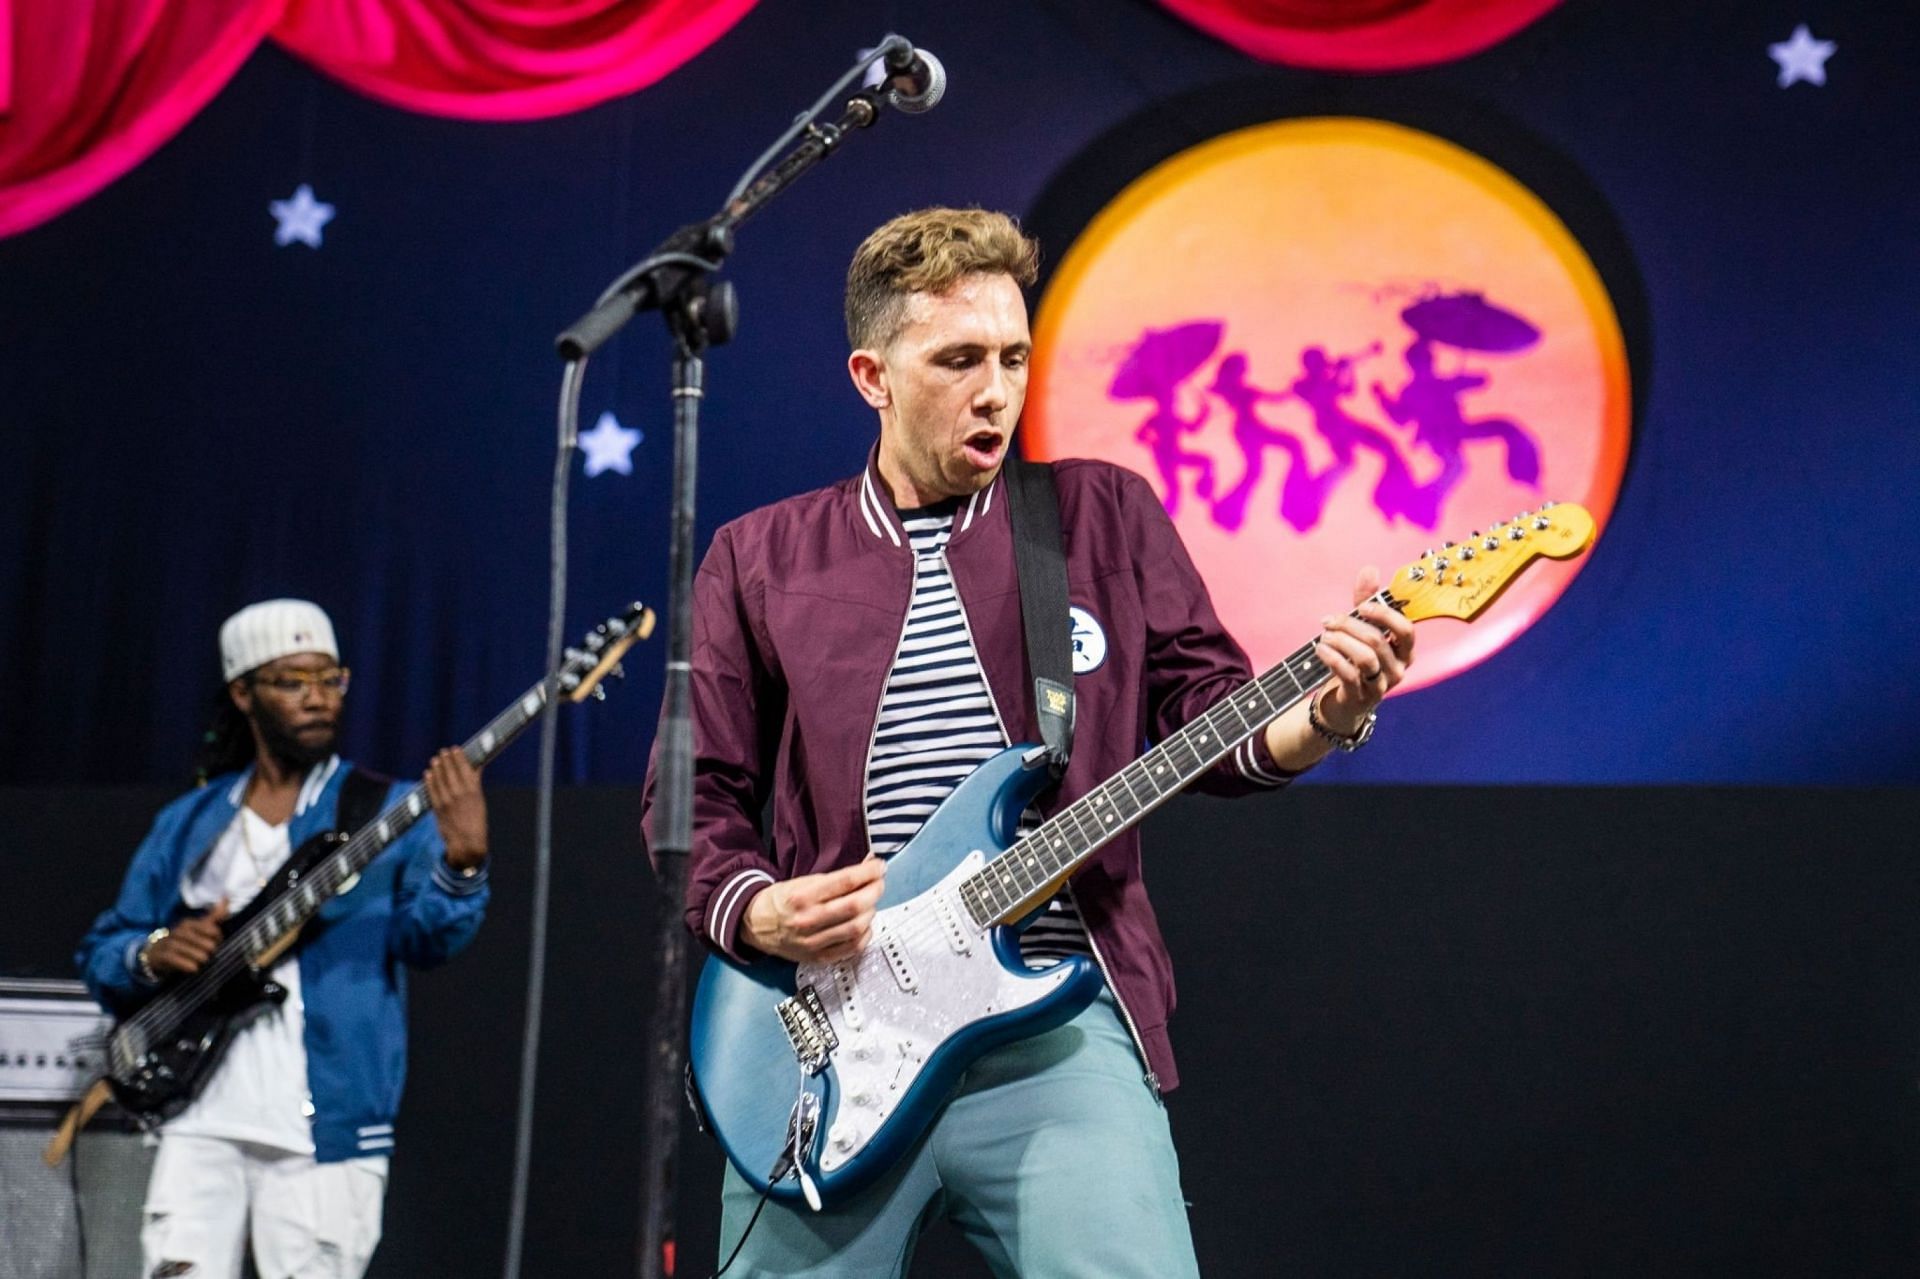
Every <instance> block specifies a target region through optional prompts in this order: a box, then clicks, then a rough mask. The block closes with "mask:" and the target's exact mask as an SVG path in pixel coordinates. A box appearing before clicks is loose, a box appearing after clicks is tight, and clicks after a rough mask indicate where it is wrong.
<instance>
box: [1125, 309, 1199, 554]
mask: <svg viewBox="0 0 1920 1279" xmlns="http://www.w3.org/2000/svg"><path fill="white" fill-rule="evenodd" d="M1221 328H1222V326H1221V324H1220V322H1219V321H1217V320H1199V321H1195V322H1194V323H1191V324H1181V325H1177V326H1175V327H1174V328H1170V329H1148V330H1147V331H1146V332H1145V333H1143V334H1141V335H1140V340H1139V341H1138V342H1136V343H1135V344H1134V347H1133V349H1132V350H1131V351H1130V352H1128V353H1127V358H1126V362H1125V363H1123V364H1122V365H1121V366H1120V369H1119V371H1118V372H1116V373H1115V374H1114V375H1113V381H1112V382H1111V383H1110V384H1109V385H1108V386H1107V398H1108V399H1110V400H1150V401H1152V403H1153V413H1152V414H1151V415H1150V416H1149V417H1148V418H1147V420H1146V421H1145V422H1143V423H1141V424H1140V429H1139V430H1138V431H1136V432H1135V433H1134V438H1135V439H1138V440H1139V441H1140V442H1141V443H1142V444H1145V445H1146V446H1147V448H1148V449H1149V450H1150V451H1151V452H1152V453H1153V461H1154V465H1155V466H1157V467H1159V469H1160V479H1161V482H1162V483H1164V484H1165V485H1166V490H1167V491H1166V496H1165V497H1163V498H1162V499H1161V503H1162V505H1164V506H1165V507H1166V508H1167V514H1168V515H1169V516H1172V515H1175V514H1178V512H1179V509H1180V474H1181V472H1182V471H1187V470H1194V471H1198V472H1199V474H1198V475H1197V476H1195V477H1194V481H1193V491H1194V494H1195V495H1196V496H1198V497H1200V498H1202V499H1206V498H1211V497H1212V496H1213V459H1212V458H1210V457H1208V456H1207V455H1206V454H1205V453H1195V452H1189V451H1188V450H1187V449H1185V448H1183V447H1182V446H1181V438H1180V437H1181V436H1183V435H1188V434H1191V433H1192V432H1195V431H1198V430H1199V429H1200V427H1201V425H1202V424H1204V423H1205V422H1206V420H1207V415H1208V413H1209V412H1210V411H1211V410H1210V409H1209V407H1208V406H1207V405H1206V404H1205V403H1204V402H1203V403H1202V404H1201V405H1200V412H1199V413H1198V415H1196V416H1195V417H1193V418H1191V419H1188V418H1183V417H1181V416H1180V414H1179V411H1178V408H1177V404H1176V399H1177V397H1178V395H1179V391H1180V383H1181V382H1183V381H1185V380H1186V379H1187V378H1188V377H1190V376H1192V374H1193V373H1194V371H1195V370H1197V369H1198V368H1199V367H1200V366H1201V365H1203V364H1205V363H1206V362H1207V361H1208V359H1210V358H1211V357H1212V356H1213V351H1214V348H1215V347H1217V346H1219V345H1220V331H1221Z"/></svg>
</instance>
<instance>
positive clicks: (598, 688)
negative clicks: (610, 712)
mask: <svg viewBox="0 0 1920 1279" xmlns="http://www.w3.org/2000/svg"><path fill="white" fill-rule="evenodd" d="M593 700H594V701H596V702H604V701H606V700H607V690H606V688H605V687H604V686H602V685H599V684H595V685H594V686H593Z"/></svg>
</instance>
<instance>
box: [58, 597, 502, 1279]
mask: <svg viewBox="0 0 1920 1279" xmlns="http://www.w3.org/2000/svg"><path fill="white" fill-rule="evenodd" d="M220 660H221V664H222V667H223V668H224V674H225V678H226V680H227V684H226V688H225V699H224V700H223V703H222V714H221V715H220V716H219V717H218V718H217V719H216V724H215V728H214V731H212V732H210V733H209V734H208V738H207V741H206V743H205V744H206V746H207V747H208V749H209V750H210V751H211V752H212V753H213V754H214V755H215V756H222V755H224V756H225V758H216V759H215V760H213V761H211V762H212V765H213V766H212V767H211V768H210V769H208V770H207V771H208V772H211V773H214V774H217V775H215V776H211V777H209V778H208V779H207V780H206V781H205V782H204V783H203V784H202V785H201V786H200V787H199V788H198V789H197V790H194V791H191V792H189V793H188V794H186V795H183V796H182V797H180V798H179V799H177V800H175V801H174V802H173V803H171V804H169V805H167V807H166V808H164V809H162V810H161V812H160V815H159V817H158V818H157V819H156V820H155V821H154V824H153V829H152V830H151V831H150V832H149V833H148V835H147V837H146V839H145V840H144V841H143V842H142V843H141V845H140V847H139V848H138V849H136V850H135V851H134V854H133V862H132V865H131V866H130V867H129V868H128V871H127V876H126V880H125V882H124V883H123V884H122V885H121V888H120V896H119V899H118V900H117V901H116V902H115V903H114V905H113V907H112V909H110V910H108V911H106V912H105V913H103V914H102V915H101V916H100V917H99V918H98V919H96V920H95V921H94V923H93V927H92V929H91V930H90V931H89V932H88V933H87V936H86V938H85V939H84V940H82V942H81V943H80V949H79V952H78V954H77V955H76V960H77V962H78V963H79V966H80V970H81V974H82V976H84V977H85V978H86V981H87V985H88V987H89V988H90V989H91V990H92V991H93V993H94V995H95V997H96V998H98V999H99V1000H100V1002H101V1003H102V1004H103V1005H105V1006H106V1007H107V1008H109V1009H110V1010H112V1011H113V1012H115V1013H116V1014H119V1015H122V1016H124V1015H126V1014H129V1013H131V1012H133V1011H134V1010H136V1009H137V1008H138V1007H139V1006H140V1005H141V1004H142V1003H143V1002H145V1000H146V999H147V998H148V997H149V996H151V995H152V994H153V993H154V992H155V991H156V990H157V989H159V988H160V987H162V986H164V985H166V984H167V983H169V982H171V981H173V980H175V979H178V978H181V977H184V976H186V975H188V974H191V973H195V972H198V971H200V969H201V967H202V966H203V965H205V964H206V963H207V962H208V960H209V959H210V958H211V957H212V955H213V954H214V950H215V948H216V947H217V946H218V945H219V944H220V942H221V938H222V931H223V924H224V922H225V921H226V919H227V918H228V917H229V916H230V915H234V914H238V913H239V912H240V911H241V910H242V909H244V908H245V907H246V905H247V903H248V902H249V901H250V900H252V898H253V897H254V896H255V895H256V894H257V893H259V891H260V890H261V889H262V888H264V887H265V886H266V884H267V883H268V881H269V880H270V879H271V877H272V876H273V874H274V872H275V871H276V870H278V869H279V867H280V866H281V864H282V863H283V862H285V861H286V860H287V858H288V857H289V856H290V855H291V853H292V851H293V850H294V849H297V848H299V847H300V846H301V844H302V843H304V842H305V841H306V840H307V839H308V838H309V837H310V836H313V835H315V834H317V833H319V832H323V831H326V830H329V829H333V828H335V826H336V823H337V822H338V821H339V820H340V819H341V817H342V813H341V809H342V807H343V800H342V796H343V794H347V795H350V796H358V797H359V798H358V799H349V800H348V801H347V803H346V805H344V806H345V807H349V808H352V807H355V806H356V805H357V807H358V808H359V809H360V810H362V811H359V812H358V813H349V814H348V815H347V816H348V820H349V821H353V822H356V823H364V822H365V821H367V820H369V819H371V818H372V817H373V816H375V815H376V814H377V813H378V811H379V809H380V808H383V807H384V806H385V805H386V803H387V802H388V799H389V797H390V796H391V795H395V794H398V793H399V792H400V791H401V790H403V789H404V787H402V786H400V785H396V784H391V783H388V782H386V781H385V780H384V779H372V780H365V781H363V780H359V778H371V775H366V774H359V775H356V774H355V770H354V768H353V766H352V765H351V764H348V763H346V762H345V761H343V760H341V758H340V757H339V756H338V755H337V754H335V745H336V742H337V740H338V737H339V729H340V713H341V707H342V704H343V700H344V698H345V696H346V692H347V680H348V672H347V670H346V669H345V668H344V667H342V666H341V665H340V656H339V649H338V647H337V645H336V644H335V642H334V633H333V624H332V623H331V622H330V621H329V620H328V618H327V615H326V614H325V613H324V612H322V611H321V610H320V609H319V608H318V607H317V606H316V605H313V604H310V603H308V602H306V601H304V600H286V599H280V600H268V601H265V602H264V603H259V604H254V605H250V606H249V607H247V608H244V609H241V610H240V611H239V612H238V613H236V614H234V615H233V616H232V617H230V618H228V619H227V621H226V623H225V625H223V626H222V627H221V628H220ZM203 762H204V761H203ZM349 777H355V778H356V780H355V781H353V782H351V783H350V782H349V780H348V779H349ZM426 787H427V792H428V794H429V796H430V797H431V799H432V801H433V810H434V814H433V815H434V820H433V821H423V822H420V823H418V824H416V825H415V826H414V827H413V828H412V829H411V830H409V831H408V832H407V833H406V834H405V835H403V836H402V837H400V838H399V839H397V840H395V841H394V843H393V844H392V845H391V846H390V847H388V848H387V849H385V850H384V851H383V852H382V853H381V855H380V856H379V857H378V858H376V859H375V860H374V862H373V863H372V864H371V865H369V866H368V867H367V868H366V870H365V871H364V872H363V873H362V875H361V880H360V883H358V884H357V885H355V886H354V887H353V888H352V889H351V890H350V891H348V892H347V893H345V894H343V895H342V896H340V897H338V898H336V899H335V900H334V901H332V902H330V903H328V905H327V906H325V907H323V908H322V909H321V911H320V912H319V914H318V915H317V916H316V917H315V919H314V920H313V922H312V923H310V924H309V925H308V927H307V928H306V930H305V931H304V932H303V934H302V937H301V941H300V944H299V945H298V946H297V947H296V948H294V949H293V950H291V951H289V952H288V953H287V954H286V955H285V956H284V957H283V958H282V959H280V960H279V962H278V963H276V964H275V965H274V967H273V970H272V977H273V979H274V981H275V982H277V983H278V984H279V985H281V986H283V987H284V988H285V989H286V992H287V995H286V998H285V1000H284V1001H283V1002H281V1003H280V1004H279V1005H278V1006H273V1005H267V1006H266V1011H264V1012H262V1013H260V1014H259V1015H257V1016H255V1017H254V1018H253V1019H252V1020H251V1021H249V1022H248V1023H247V1024H246V1025H245V1027H244V1028H243V1029H241V1030H240V1031H239V1033H238V1034H237V1036H236V1037H235V1038H234V1040H233V1042H232V1044H231V1045H230V1047H229V1048H228V1050H227V1052H226V1053H225V1054H224V1055H223V1056H222V1057H221V1058H220V1060H219V1062H218V1064H217V1065H216V1066H214V1068H213V1071H212V1074H211V1076H210V1077H209V1078H208V1080H207V1082H206V1084H205V1086H204V1087H203V1089H202V1090H201V1091H200V1093H199V1095H198V1096H197V1097H196V1098H195V1099H194V1100H193V1101H192V1103H191V1104H190V1105H188V1106H187V1108H186V1109H185V1110H184V1111H182V1112H181V1113H179V1114H178V1115H176V1116H174V1117H173V1118H171V1119H169V1120H167V1121H166V1122H165V1124H164V1125H162V1127H161V1129H160V1145H159V1150H158V1152H157V1154H156V1156H155V1159H154V1164H153V1175H152V1178H151V1180H150V1182H149V1183H148V1187H147V1199H146V1208H145V1217H144V1224H143V1227H142V1231H141V1250H142V1252H143V1254H144V1259H145V1260H144V1265H143V1268H142V1271H141V1273H142V1274H144V1275H152V1276H181V1275H192V1276H198V1277H203V1279H231V1277H237V1276H238V1275H239V1274H240V1273H241V1269H240V1268H241V1259H242V1252H243V1249H244V1248H245V1247H246V1246H247V1242H248V1238H249V1236H251V1239H252V1248H253V1258H254V1264H255V1267H256V1268H257V1269H258V1271H259V1272H260V1273H261V1274H263V1275H275V1276H278V1275H307V1274H322V1273H324V1274H327V1275H342V1276H357V1275H359V1274H361V1273H362V1272H363V1271H364V1270H365V1269H366V1266H367V1262H368V1260H369V1259H370V1258H371V1257H372V1255H373V1250H374V1247H375V1245H376V1244H377V1243H378V1242H379V1239H380V1218H381V1205H382V1201H383V1198H384V1196H385V1189H386V1178H387V1159H388V1155H389V1153H390V1152H391V1151H392V1149H393V1146H394V1117H395V1114H396V1112H397V1110H398V1108H399V1104H400V1090H401V1082H402V1078H403V1076H404V1074H405V1070H406V1053H407V1041H406V971H405V970H406V966H413V967H418V968H425V967H430V966H432V965H435V964H439V963H441V962H443V961H445V960H446V959H448V958H450V957H451V956H453V955H454V954H456V953H458V952H459V951H460V949H461V948H462V947H464V946H465V945H466V944H467V943H468V942H469V941H471V940H472V939H473V935H474V933H475V932H476V931H477V930H478V929H479V927H480V920H481V916H482V915H483V913H484V912H485V910H486V904H487V895H488V890H487V810H486V803H485V801H484V799H483V798H482V796H481V792H480V778H479V775H478V773H477V772H476V771H475V770H474V768H473V766H472V765H471V764H470V763H469V762H468V761H467V758H466V756H465V755H464V754H463V753H461V752H460V751H459V750H457V749H448V750H444V751H441V752H440V753H439V754H438V755H436V756H435V757H434V759H433V762H432V764H431V765H430V766H429V767H428V769H427V775H426Z"/></svg>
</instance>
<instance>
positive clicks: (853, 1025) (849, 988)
mask: <svg viewBox="0 0 1920 1279" xmlns="http://www.w3.org/2000/svg"><path fill="white" fill-rule="evenodd" d="M830 971H831V972H832V973H833V986H834V989H835V990H837V991H839V992H840V1020H841V1021H842V1022H845V1023H846V1027H847V1029H848V1030H860V1029H862V1028H864V1027H865V1026H866V1024H867V1015H866V1011H865V1010H864V1009H863V1008H862V1007H861V1005H860V979H859V976H858V974H857V973H856V972H855V965H854V961H852V960H849V959H843V960H841V961H840V962H839V963H837V964H835V965H834V966H833V968H832V969H831V970H830Z"/></svg>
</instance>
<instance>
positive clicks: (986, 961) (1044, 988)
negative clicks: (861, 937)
mask: <svg viewBox="0 0 1920 1279" xmlns="http://www.w3.org/2000/svg"><path fill="white" fill-rule="evenodd" d="M985 864H986V856H985V854H983V853H981V852H979V851H977V850H976V851H975V852H972V853H970V854H968V855H967V857H966V858H965V859H964V860H962V861H961V862H960V863H959V864H958V865H957V866H955V867H954V868H953V869H952V870H951V871H949V872H948V873H947V876H946V878H945V879H943V880H941V881H940V882H939V883H938V884H936V885H935V886H934V887H932V888H930V889H928V890H927V891H925V892H923V893H921V894H920V895H919V896H917V897H914V898H912V899H910V900H908V901H904V902H901V903H900V904H899V905H897V906H890V907H888V908H886V909H885V910H882V911H880V912H878V913H877V914H876V915H875V916H874V921H873V935H872V938H871V939H870V940H869V941H868V943H867V946H866V949H864V950H863V951H861V952H860V954H859V955H857V956H855V957H854V958H852V959H846V960H842V961H840V962H839V963H835V964H801V965H800V966H799V968H798V970H797V971H796V974H795V979H796V983H797V985H799V986H802V987H805V986H812V987H813V988H814V990H815V992H816V993H817V994H818V995H819V997H820V1001H821V1003H822V1004H823V1005H825V1007H826V1010H827V1020H828V1021H829V1022H830V1023H831V1024H832V1026H833V1031H834V1034H835V1035H836V1036H838V1038H839V1041H840V1042H839V1045H838V1046H837V1047H836V1048H834V1049H833V1050H832V1052H831V1053H830V1054H829V1060H830V1061H831V1062H832V1065H833V1073H834V1077H835V1079H836V1080H837V1082H838V1084H839V1091H840V1107H839V1110H838V1112H837V1113H836V1114H835V1116H834V1122H833V1125H832V1127H830V1128H829V1129H828V1130H827V1134H826V1140H825V1142H824V1143H823V1144H824V1149H823V1150H822V1151H821V1152H820V1157H819V1167H820V1169H821V1171H823V1172H832V1171H834V1170H835V1169H837V1168H839V1167H841V1166H842V1165H844V1164H845V1163H846V1162H847V1161H848V1160H850V1159H852V1158H853V1157H854V1156H855V1155H857V1154H859V1153H860V1151H861V1150H863V1149H865V1147H866V1145H867V1143H868V1142H869V1141H871V1140H872V1139H873V1136H874V1134H875V1133H876V1132H878V1131H879V1130H880V1127H881V1125H882V1124H884V1123H885V1122H886V1120H887V1119H888V1118H889V1117H890V1116H891V1115H892V1114H893V1113H894V1111H895V1110H896V1109H897V1108H898V1107H899V1105H900V1102H901V1100H902V1099H903V1098H904V1097H905V1096H906V1095H907V1091H908V1089H910V1088H911V1087H912V1086H913V1082H914V1080H916V1079H918V1078H919V1077H920V1072H921V1070H922V1069H923V1068H924V1067H925V1066H926V1063H927V1059H928V1058H929V1057H931V1056H932V1055H933V1053H934V1051H935V1050H936V1049H938V1048H939V1047H940V1045H942V1044H944V1043H945V1042H946V1041H947V1040H948V1039H950V1038H952V1037H953V1035H954V1034H955V1033H956V1032H958V1031H960V1030H963V1029H964V1028H966V1027H967V1026H970V1025H972V1024H973V1023H974V1022H977V1021H980V1020H981V1019H983V1018H986V1017H991V1016H993V1015H995V1014H997V1013H1004V1012H1006V1011H1008V1010H1009V1009H1014V1008H1023V1007H1026V1006H1027V1005H1029V1004H1032V1003H1034V1002H1035V1001H1037V1000H1039V999H1041V998H1042V997H1043V996H1045V995H1046V994H1047V993H1048V992H1049V991H1052V990H1054V989H1055V988H1056V987H1058V986H1059V984H1060V983H1061V982H1063V981H1065V980H1066V979H1067V977H1068V976H1069V975H1070V972H1069V971H1067V970H1062V971H1061V972H1058V973H1051V974H1048V973H1026V974H1019V973H1011V972H1008V971H1007V970H1006V968H1005V967H1003V966H1002V965H1001V963H1000V960H999V958H998V956H996V955H995V954H994V950H993V941H992V937H991V930H990V929H982V928H978V927H976V926H975V925H974V923H973V920H972V918H971V917H970V916H969V915H968V914H967V912H966V908H965V907H964V906H962V905H961V903H960V899H959V894H958V886H959V884H960V881H962V880H964V879H965V878H966V877H967V876H968V875H970V874H972V873H973V872H974V871H976V870H979V869H980V868H981V867H982V866H984V865H985Z"/></svg>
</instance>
